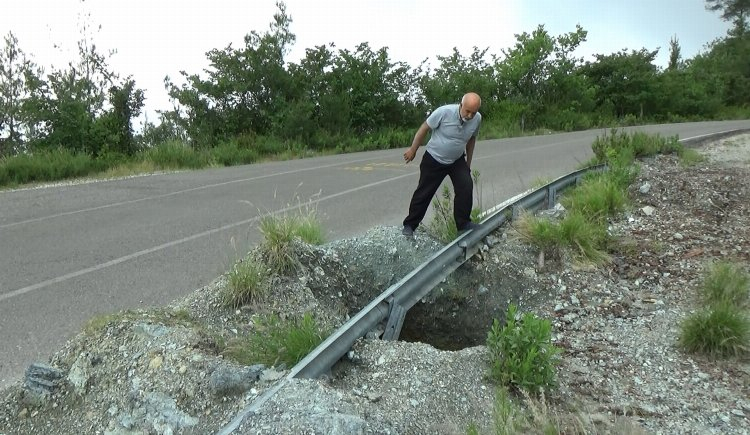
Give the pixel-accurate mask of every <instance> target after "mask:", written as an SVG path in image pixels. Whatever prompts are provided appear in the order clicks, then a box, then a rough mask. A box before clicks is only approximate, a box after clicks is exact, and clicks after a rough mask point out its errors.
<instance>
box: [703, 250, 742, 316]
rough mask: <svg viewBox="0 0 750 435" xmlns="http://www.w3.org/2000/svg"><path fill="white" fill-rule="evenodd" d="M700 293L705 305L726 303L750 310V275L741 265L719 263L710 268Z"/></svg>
mask: <svg viewBox="0 0 750 435" xmlns="http://www.w3.org/2000/svg"><path fill="white" fill-rule="evenodd" d="M699 291H700V295H701V299H702V300H703V303H704V304H705V305H709V306H711V305H714V304H719V303H724V302H726V303H729V304H730V305H734V306H736V307H739V308H748V300H749V299H750V275H748V273H747V272H745V271H744V269H743V268H742V267H741V266H740V265H737V264H732V263H729V262H726V261H719V262H717V263H714V264H712V265H711V266H710V268H709V272H708V274H707V276H706V278H705V279H704V280H703V283H702V284H701V287H700V289H699Z"/></svg>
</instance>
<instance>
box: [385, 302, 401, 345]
mask: <svg viewBox="0 0 750 435" xmlns="http://www.w3.org/2000/svg"><path fill="white" fill-rule="evenodd" d="M404 318H406V309H405V308H404V307H403V306H402V305H399V304H397V303H396V301H395V299H394V298H393V296H391V297H390V298H388V322H386V325H385V332H383V340H389V341H394V340H398V336H399V334H401V327H402V326H404Z"/></svg>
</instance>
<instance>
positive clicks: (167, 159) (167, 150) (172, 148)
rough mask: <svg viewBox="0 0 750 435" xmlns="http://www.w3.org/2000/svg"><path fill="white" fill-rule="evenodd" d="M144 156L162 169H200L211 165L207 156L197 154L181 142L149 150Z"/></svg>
mask: <svg viewBox="0 0 750 435" xmlns="http://www.w3.org/2000/svg"><path fill="white" fill-rule="evenodd" d="M143 155H144V158H145V159H147V160H150V161H152V162H153V163H154V164H155V165H156V167H158V168H161V169H183V168H189V169H198V168H204V167H206V166H208V163H209V162H208V157H207V155H206V154H204V153H199V152H196V151H194V150H193V149H192V148H190V147H188V146H187V145H185V144H184V143H182V142H179V141H170V142H165V143H163V144H161V145H159V146H157V147H154V148H149V149H148V150H146V151H145V152H144V153H143Z"/></svg>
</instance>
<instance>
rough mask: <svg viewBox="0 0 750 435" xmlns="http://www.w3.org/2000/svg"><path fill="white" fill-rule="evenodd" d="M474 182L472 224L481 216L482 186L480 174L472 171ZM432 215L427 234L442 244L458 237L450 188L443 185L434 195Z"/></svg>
mask: <svg viewBox="0 0 750 435" xmlns="http://www.w3.org/2000/svg"><path fill="white" fill-rule="evenodd" d="M471 175H472V179H473V181H474V192H475V194H474V199H475V202H476V203H477V207H474V208H472V210H471V216H470V218H471V220H472V222H479V220H480V216H481V214H482V211H483V209H482V184H481V183H480V179H479V177H480V173H479V171H477V170H474V171H472V173H471ZM432 208H433V211H434V214H433V216H432V219H431V220H430V221H429V222H428V223H427V232H429V233H430V234H432V236H433V237H435V238H436V239H438V240H440V241H441V242H443V243H450V242H451V241H453V240H455V239H456V237H458V228H456V219H455V218H454V217H453V191H452V190H451V188H450V187H448V186H446V185H444V186H443V190H442V192H441V194H440V195H436V196H435V198H433V200H432Z"/></svg>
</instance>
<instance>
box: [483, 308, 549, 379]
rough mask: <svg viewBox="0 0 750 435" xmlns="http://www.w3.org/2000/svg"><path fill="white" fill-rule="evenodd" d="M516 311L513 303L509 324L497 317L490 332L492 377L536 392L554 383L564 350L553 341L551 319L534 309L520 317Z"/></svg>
mask: <svg viewBox="0 0 750 435" xmlns="http://www.w3.org/2000/svg"><path fill="white" fill-rule="evenodd" d="M516 313H517V309H516V306H515V305H512V304H511V305H510V306H509V307H508V311H507V314H506V316H505V326H502V325H501V324H500V322H499V321H498V320H497V319H495V321H494V322H493V324H492V328H491V329H490V332H489V334H488V336H487V347H488V348H489V353H490V377H491V378H492V379H493V380H495V381H497V382H500V383H501V384H507V385H511V386H515V387H517V388H520V389H523V390H526V391H529V392H532V393H536V392H539V391H541V390H542V389H547V388H550V387H554V386H555V385H556V381H555V370H554V368H555V365H557V364H558V362H559V361H558V354H559V353H560V350H559V349H558V348H557V347H555V346H554V345H553V344H552V343H551V338H552V332H551V331H552V326H551V324H550V322H549V321H548V320H544V319H540V318H537V317H536V316H535V315H534V314H532V313H525V314H524V315H523V316H522V318H521V320H520V321H517V320H516Z"/></svg>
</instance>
